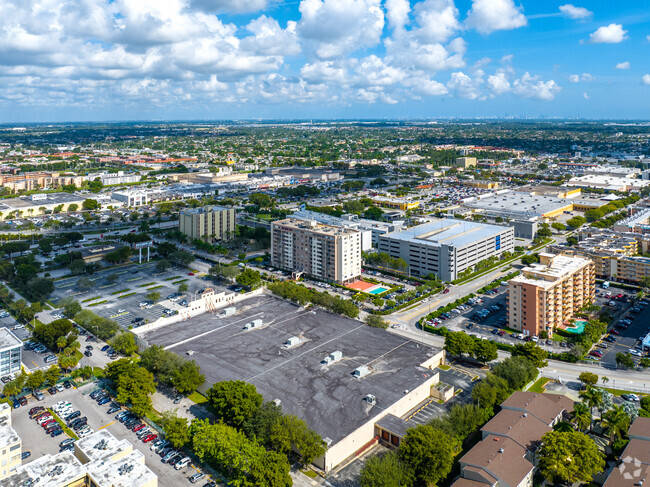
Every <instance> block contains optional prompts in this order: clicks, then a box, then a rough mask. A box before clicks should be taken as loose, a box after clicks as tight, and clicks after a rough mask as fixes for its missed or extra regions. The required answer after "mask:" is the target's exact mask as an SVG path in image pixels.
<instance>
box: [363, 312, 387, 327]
mask: <svg viewBox="0 0 650 487" xmlns="http://www.w3.org/2000/svg"><path fill="white" fill-rule="evenodd" d="M366 325H368V326H371V327H373V328H383V329H386V328H388V323H386V320H385V319H384V318H382V317H381V316H379V315H368V316H367V317H366Z"/></svg>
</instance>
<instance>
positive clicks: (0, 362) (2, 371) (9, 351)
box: [0, 328, 23, 377]
mask: <svg viewBox="0 0 650 487" xmlns="http://www.w3.org/2000/svg"><path fill="white" fill-rule="evenodd" d="M22 347H23V342H22V340H20V339H19V338H18V337H17V336H16V335H14V334H13V333H12V332H11V331H10V330H9V328H0V376H1V377H4V376H6V375H9V374H15V373H18V372H20V362H21V351H22Z"/></svg>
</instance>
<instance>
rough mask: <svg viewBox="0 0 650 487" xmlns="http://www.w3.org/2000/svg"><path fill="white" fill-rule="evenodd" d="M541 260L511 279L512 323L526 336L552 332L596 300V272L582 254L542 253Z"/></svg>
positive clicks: (550, 333) (514, 327)
mask: <svg viewBox="0 0 650 487" xmlns="http://www.w3.org/2000/svg"><path fill="white" fill-rule="evenodd" d="M539 257H540V263H539V264H533V265H531V266H529V267H525V268H524V269H522V272H521V274H520V275H519V276H517V277H515V278H514V279H511V280H510V281H508V299H507V303H508V323H509V325H508V326H510V328H513V329H515V330H518V331H520V332H522V333H523V334H525V335H531V336H539V334H540V333H541V332H542V331H545V332H547V333H548V334H549V336H550V335H552V334H553V330H554V328H556V327H560V326H562V325H563V324H565V323H566V322H568V321H569V320H570V319H571V318H573V317H574V315H575V313H577V312H578V310H579V309H580V308H582V307H583V306H584V305H586V304H589V303H591V302H593V299H594V296H595V292H596V288H595V284H596V271H595V265H594V263H593V261H591V260H590V259H585V258H582V257H569V256H566V255H555V254H547V253H542V254H539Z"/></svg>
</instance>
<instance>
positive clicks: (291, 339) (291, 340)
mask: <svg viewBox="0 0 650 487" xmlns="http://www.w3.org/2000/svg"><path fill="white" fill-rule="evenodd" d="M300 342H302V339H301V338H300V337H297V336H292V337H289V339H288V340H287V341H286V342H284V346H285V347H286V348H291V347H295V346H296V345H299V344H300Z"/></svg>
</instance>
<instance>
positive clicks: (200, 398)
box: [187, 391, 208, 404]
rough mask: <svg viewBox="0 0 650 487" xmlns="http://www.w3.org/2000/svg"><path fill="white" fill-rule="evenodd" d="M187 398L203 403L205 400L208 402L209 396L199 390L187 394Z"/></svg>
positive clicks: (196, 402)
mask: <svg viewBox="0 0 650 487" xmlns="http://www.w3.org/2000/svg"><path fill="white" fill-rule="evenodd" d="M187 398H188V399H189V400H190V401H192V402H193V403H195V404H203V403H204V402H208V398H207V397H205V396H204V395H203V394H201V393H200V392H198V391H194V392H193V393H192V394H190V395H189V396H187Z"/></svg>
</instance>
